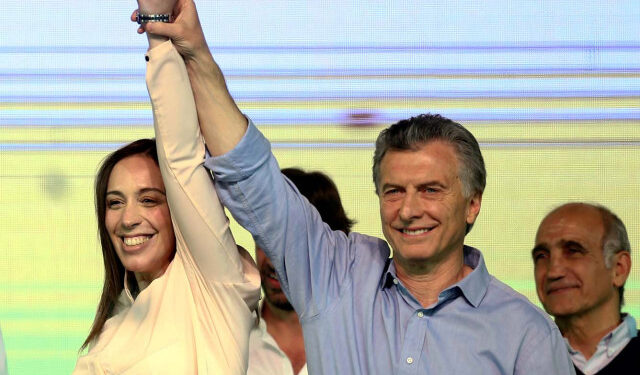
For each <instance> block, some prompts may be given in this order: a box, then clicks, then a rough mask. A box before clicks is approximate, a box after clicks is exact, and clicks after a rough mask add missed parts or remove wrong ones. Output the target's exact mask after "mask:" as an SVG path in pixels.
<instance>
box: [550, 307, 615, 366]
mask: <svg viewBox="0 0 640 375" xmlns="http://www.w3.org/2000/svg"><path fill="white" fill-rule="evenodd" d="M621 321H622V319H621V315H620V310H619V308H617V306H616V307H615V308H613V307H611V308H607V307H605V306H603V307H602V308H600V309H598V310H594V311H591V312H588V313H585V314H581V315H575V316H573V315H571V316H562V317H561V316H558V317H556V324H557V325H558V328H560V332H562V336H564V337H565V338H566V339H567V340H568V341H569V344H571V347H572V348H573V349H575V350H577V351H579V352H580V353H582V355H584V357H585V358H586V359H587V360H588V359H589V358H591V356H593V354H594V353H595V352H596V348H597V346H598V343H599V342H600V340H602V338H603V337H604V336H606V335H607V334H608V333H609V332H611V331H613V330H614V329H615V328H616V327H617V326H618V325H620V322H621Z"/></svg>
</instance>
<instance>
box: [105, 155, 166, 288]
mask: <svg viewBox="0 0 640 375" xmlns="http://www.w3.org/2000/svg"><path fill="white" fill-rule="evenodd" d="M106 200H107V203H106V206H107V210H106V214H105V226H106V229H107V231H108V232H109V236H110V237H111V242H112V243H113V246H114V248H115V251H116V254H118V258H119V259H120V262H122V264H123V265H124V267H125V268H126V269H127V270H129V271H133V272H134V274H135V276H136V280H137V282H138V284H139V283H140V282H146V283H149V282H151V281H153V280H154V279H156V278H158V277H160V276H162V274H163V273H164V271H165V270H166V269H167V267H168V266H169V262H171V259H172V258H173V254H174V252H175V246H176V241H175V235H174V234H173V227H172V225H171V216H170V214H169V205H168V204H167V198H166V193H165V189H164V183H163V182H162V175H161V174H160V168H159V167H158V164H157V163H156V162H155V161H154V160H152V159H151V158H149V157H147V156H143V155H133V156H129V157H127V158H126V159H123V160H121V161H119V162H118V163H117V164H116V165H115V166H114V168H113V171H112V172H111V177H110V178H109V184H108V186H107V197H106Z"/></svg>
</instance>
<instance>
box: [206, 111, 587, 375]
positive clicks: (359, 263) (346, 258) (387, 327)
mask: <svg viewBox="0 0 640 375" xmlns="http://www.w3.org/2000/svg"><path fill="white" fill-rule="evenodd" d="M205 166H207V167H208V168H209V169H211V170H212V172H213V174H214V179H215V183H216V189H217V190H218V194H219V197H220V199H221V200H222V202H223V204H224V205H225V206H227V207H228V209H229V211H230V212H231V213H232V215H233V216H234V217H235V218H236V220H237V221H238V222H239V223H240V224H241V225H242V226H243V227H245V228H246V229H247V230H248V231H249V232H251V233H252V234H253V236H254V238H255V240H256V242H257V244H258V245H259V246H260V247H261V248H263V249H264V251H265V252H266V253H267V255H268V256H269V258H270V259H271V261H272V262H273V265H274V267H275V269H276V272H277V273H278V276H279V278H280V281H281V285H282V289H283V291H284V292H285V293H286V295H287V297H288V298H289V301H290V302H291V304H292V305H293V306H294V308H295V310H296V311H297V312H298V314H299V316H300V321H301V323H302V327H303V332H304V341H305V349H306V354H307V364H308V368H309V373H310V374H314V375H317V374H326V375H348V374H402V375H405V374H406V375H409V374H446V375H454V374H460V375H468V374H478V375H480V374H492V375H495V374H523V375H524V374H526V375H535V374H540V375H551V374H574V369H573V364H572V363H571V360H570V358H569V355H568V353H567V349H566V346H565V343H564V340H563V338H562V336H561V335H560V332H559V331H558V328H557V327H556V326H555V324H554V323H553V322H552V321H551V320H550V319H549V318H548V317H547V315H546V314H545V313H543V312H542V311H541V310H539V309H538V308H536V307H535V306H533V305H532V304H531V303H529V301H528V300H527V299H526V298H525V297H524V296H522V295H520V294H518V293H517V292H515V291H514V290H513V289H511V288H510V287H508V286H507V285H505V284H503V283H502V282H500V281H498V280H497V279H495V278H494V277H492V276H491V275H489V273H488V272H487V268H486V266H485V264H484V260H483V257H482V254H481V253H480V251H478V250H476V249H474V248H471V247H465V248H464V261H465V263H466V264H467V265H469V266H470V267H471V268H473V272H471V273H470V274H469V275H468V276H467V277H465V278H464V279H463V280H461V281H460V282H458V283H457V284H455V285H452V286H451V287H449V288H447V289H446V290H444V291H443V292H442V293H440V296H439V299H438V302H436V303H435V304H433V305H432V306H429V307H428V308H423V307H422V306H421V305H420V304H419V303H418V301H417V300H416V299H415V298H414V297H413V296H412V295H411V293H410V292H409V291H408V290H407V289H406V288H405V286H404V285H402V282H400V281H399V280H398V279H397V277H396V272H395V265H394V262H393V260H391V259H389V253H390V250H389V247H388V245H387V243H386V242H385V241H383V240H382V239H379V238H375V237H370V236H365V235H362V234H358V233H352V234H350V235H349V236H347V235H345V234H344V233H343V232H340V231H335V232H334V231H332V230H331V229H330V228H329V227H328V225H326V224H324V223H323V222H322V219H321V218H320V215H319V214H318V213H317V211H316V210H315V208H314V207H313V206H312V205H311V204H309V202H308V201H307V200H306V198H304V197H303V196H302V195H301V194H300V193H299V192H298V190H297V189H296V188H295V186H294V185H293V184H292V183H291V182H290V181H289V180H287V179H286V178H284V177H283V176H282V174H281V173H280V169H279V167H278V164H277V162H276V160H275V158H274V157H273V155H272V154H271V152H270V144H269V142H268V141H267V140H266V138H264V136H263V135H262V134H261V133H260V132H259V131H258V130H257V129H256V128H255V127H254V126H253V124H252V123H251V122H250V124H249V128H248V130H247V132H246V134H245V135H244V137H243V139H242V140H241V141H240V143H239V144H238V145H237V146H236V148H235V149H233V150H232V151H230V152H229V153H227V154H225V155H222V156H218V157H215V158H207V160H206V161H205Z"/></svg>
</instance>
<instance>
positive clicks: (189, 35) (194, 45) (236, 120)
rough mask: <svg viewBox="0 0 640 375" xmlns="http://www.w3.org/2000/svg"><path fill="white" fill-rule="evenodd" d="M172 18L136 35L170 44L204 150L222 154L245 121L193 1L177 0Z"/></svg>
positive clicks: (170, 0)
mask: <svg viewBox="0 0 640 375" xmlns="http://www.w3.org/2000/svg"><path fill="white" fill-rule="evenodd" d="M174 1H175V0H161V1H160V2H165V3H173V2H174ZM173 17H174V20H173V23H162V22H153V23H147V24H145V25H144V27H141V28H140V29H139V30H138V32H144V31H148V32H149V33H152V34H156V35H160V36H165V37H168V38H170V39H171V40H172V41H173V44H174V45H175V46H176V49H177V50H178V52H180V54H181V55H182V56H183V58H184V60H185V63H186V65H187V71H188V72H189V79H190V81H191V88H192V90H193V96H194V98H195V101H196V107H197V109H198V121H199V122H200V128H201V130H202V134H203V136H204V139H205V143H206V144H207V148H208V149H209V152H210V153H211V155H213V156H218V155H222V154H225V153H227V152H228V151H230V150H231V149H233V148H234V147H235V146H236V144H238V142H240V140H241V139H242V136H243V135H244V133H245V131H246V129H247V119H246V118H245V117H244V115H243V114H242V113H241V112H240V110H239V109H238V106H237V105H236V103H235V102H234V101H233V98H232V97H231V94H229V90H228V89H227V84H226V83H225V80H224V76H223V75H222V71H221V70H220V68H219V67H218V64H216V62H215V61H214V60H213V56H212V55H211V52H210V51H209V46H208V45H207V42H206V40H205V38H204V33H203V32H202V27H201V26H200V20H199V19H198V12H197V11H196V6H195V4H194V3H193V0H177V2H176V4H175V6H174V8H173Z"/></svg>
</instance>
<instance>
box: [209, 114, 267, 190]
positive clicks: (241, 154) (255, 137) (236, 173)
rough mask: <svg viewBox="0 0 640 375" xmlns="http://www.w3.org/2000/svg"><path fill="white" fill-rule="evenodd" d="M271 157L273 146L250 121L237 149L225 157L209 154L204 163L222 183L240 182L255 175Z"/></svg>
mask: <svg viewBox="0 0 640 375" xmlns="http://www.w3.org/2000/svg"><path fill="white" fill-rule="evenodd" d="M270 155H271V145H270V144H269V141H268V140H267V139H266V138H265V136H264V135H262V133H260V131H259V130H258V129H257V128H256V126H255V125H254V124H253V121H251V120H250V119H249V126H247V131H246V132H245V133H244V136H243V137H242V139H241V140H240V142H238V144H237V145H236V147H235V148H234V149H232V150H231V151H229V152H227V153H226V154H224V155H220V156H215V157H213V156H211V155H209V154H208V153H207V157H206V160H205V162H204V165H205V167H207V168H208V169H209V170H211V172H212V173H213V176H214V178H215V179H216V180H217V181H221V182H227V183H232V182H238V181H241V180H244V179H246V178H248V177H249V176H251V175H252V174H254V173H255V172H256V170H258V169H259V168H260V167H261V166H262V165H263V164H264V163H266V162H267V161H268V160H269V157H270Z"/></svg>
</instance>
